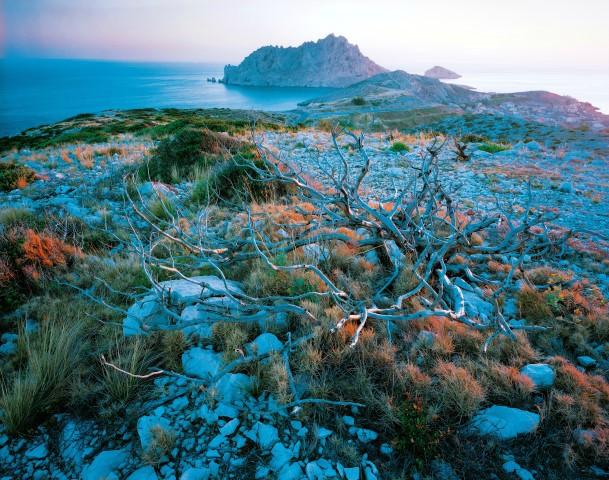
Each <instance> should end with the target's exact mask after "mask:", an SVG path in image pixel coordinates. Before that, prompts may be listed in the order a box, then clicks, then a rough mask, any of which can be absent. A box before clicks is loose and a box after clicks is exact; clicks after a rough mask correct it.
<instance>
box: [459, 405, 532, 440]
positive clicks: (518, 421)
mask: <svg viewBox="0 0 609 480" xmlns="http://www.w3.org/2000/svg"><path fill="white" fill-rule="evenodd" d="M539 420H540V417H539V415H538V414H536V413H533V412H527V411H526V410H520V409H519V408H512V407H504V406H501V405H493V406H492V407H489V408H485V409H484V410H482V411H480V412H479V413H477V414H476V416H475V417H474V418H473V419H472V421H471V423H470V429H471V430H472V431H473V432H475V433H477V434H479V435H492V436H494V437H497V438H499V439H501V440H509V439H512V438H516V437H517V436H518V435H521V434H526V433H533V432H534V431H535V430H536V429H537V426H538V425H539Z"/></svg>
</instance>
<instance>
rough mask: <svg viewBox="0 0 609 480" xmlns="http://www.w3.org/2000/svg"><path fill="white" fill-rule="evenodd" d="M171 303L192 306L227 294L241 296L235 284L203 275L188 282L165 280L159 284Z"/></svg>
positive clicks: (239, 289)
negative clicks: (200, 301)
mask: <svg viewBox="0 0 609 480" xmlns="http://www.w3.org/2000/svg"><path fill="white" fill-rule="evenodd" d="M160 285H161V287H162V288H163V290H164V295H166V296H167V297H168V298H169V300H170V301H171V302H172V303H175V304H177V305H182V306H186V305H192V304H193V303H196V302H197V301H199V300H203V299H206V298H209V297H218V296H226V295H227V294H228V293H233V294H243V290H241V287H240V286H239V284H238V283H237V282H233V281H232V280H227V281H226V283H225V282H224V280H222V279H221V278H219V277H216V276H213V275H205V276H199V277H191V278H189V279H188V280H186V279H179V280H167V281H165V282H161V283H160Z"/></svg>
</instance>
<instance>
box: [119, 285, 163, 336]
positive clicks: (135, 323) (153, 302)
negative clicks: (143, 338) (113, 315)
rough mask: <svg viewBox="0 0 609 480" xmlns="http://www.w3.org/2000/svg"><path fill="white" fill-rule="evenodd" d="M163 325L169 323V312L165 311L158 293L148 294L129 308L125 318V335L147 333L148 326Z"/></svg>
mask: <svg viewBox="0 0 609 480" xmlns="http://www.w3.org/2000/svg"><path fill="white" fill-rule="evenodd" d="M163 325H167V314H165V313H164V312H163V309H162V307H161V305H160V303H159V301H158V299H157V297H156V295H154V294H152V295H147V296H146V297H144V298H143V299H142V300H139V301H138V302H136V303H134V304H133V305H131V307H129V310H127V317H125V319H124V320H123V335H124V336H125V337H129V336H131V335H142V334H145V333H147V332H146V330H147V327H159V326H163Z"/></svg>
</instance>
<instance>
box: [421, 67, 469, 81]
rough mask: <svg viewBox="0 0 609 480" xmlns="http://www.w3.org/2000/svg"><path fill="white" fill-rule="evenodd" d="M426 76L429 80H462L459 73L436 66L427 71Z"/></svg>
mask: <svg viewBox="0 0 609 480" xmlns="http://www.w3.org/2000/svg"><path fill="white" fill-rule="evenodd" d="M424 75H425V76H426V77H429V78H435V79H437V80H456V79H457V78H461V75H459V74H458V73H455V72H453V71H452V70H449V69H448V68H444V67H439V66H437V65H436V66H435V67H432V68H430V69H429V70H427V71H426V72H425V73H424Z"/></svg>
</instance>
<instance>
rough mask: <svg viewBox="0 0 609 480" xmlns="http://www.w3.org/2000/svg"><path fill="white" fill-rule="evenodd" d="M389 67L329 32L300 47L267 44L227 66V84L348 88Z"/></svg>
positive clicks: (225, 75) (225, 71) (225, 79)
mask: <svg viewBox="0 0 609 480" xmlns="http://www.w3.org/2000/svg"><path fill="white" fill-rule="evenodd" d="M385 71H386V69H385V68H383V67H381V66H380V65H377V64H376V63H374V62H373V61H372V60H370V59H369V58H368V57H366V56H364V55H363V54H362V53H361V52H360V50H359V47H358V46H357V45H352V44H350V43H349V42H348V41H347V39H346V38H345V37H342V36H336V35H334V34H330V35H328V36H327V37H326V38H322V39H320V40H318V41H316V42H305V43H303V44H302V45H300V46H298V47H276V46H266V47H262V48H259V49H258V50H256V51H255V52H253V53H251V54H250V55H248V56H247V57H245V59H244V60H243V61H242V62H241V63H240V64H239V65H238V66H234V65H227V66H226V67H224V79H223V81H224V83H227V84H232V85H250V86H275V87H346V86H348V85H351V84H353V83H356V82H359V81H361V80H364V79H366V78H369V77H372V76H373V75H376V74H378V73H381V72H385Z"/></svg>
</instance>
